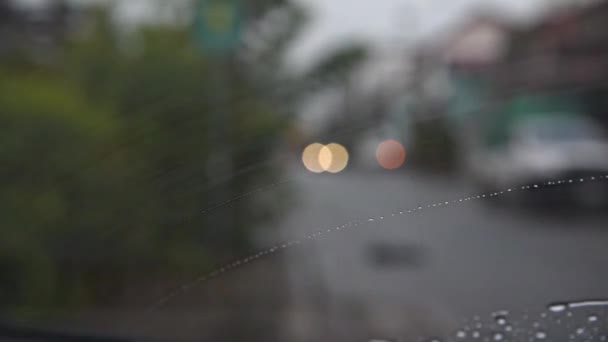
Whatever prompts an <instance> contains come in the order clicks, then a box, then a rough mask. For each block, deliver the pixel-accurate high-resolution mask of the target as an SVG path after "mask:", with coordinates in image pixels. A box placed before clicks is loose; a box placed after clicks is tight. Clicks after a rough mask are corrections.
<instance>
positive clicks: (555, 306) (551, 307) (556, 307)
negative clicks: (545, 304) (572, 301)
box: [549, 303, 568, 312]
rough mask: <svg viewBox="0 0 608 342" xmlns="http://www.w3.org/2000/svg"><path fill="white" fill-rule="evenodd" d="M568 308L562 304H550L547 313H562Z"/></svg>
mask: <svg viewBox="0 0 608 342" xmlns="http://www.w3.org/2000/svg"><path fill="white" fill-rule="evenodd" d="M567 307H568V306H567V305H566V304H563V303H557V304H551V305H549V311H551V312H563V311H565V310H566V308H567Z"/></svg>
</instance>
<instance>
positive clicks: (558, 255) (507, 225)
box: [280, 166, 608, 340]
mask: <svg viewBox="0 0 608 342" xmlns="http://www.w3.org/2000/svg"><path fill="white" fill-rule="evenodd" d="M292 176H293V177H295V181H294V182H292V183H291V187H292V192H293V194H294V196H295V204H294V206H293V209H292V210H291V211H290V212H289V213H288V214H286V215H285V217H284V219H283V220H282V222H281V224H280V236H281V238H282V239H284V240H290V239H293V238H300V237H305V236H306V235H308V234H311V233H313V232H316V231H318V230H321V231H324V232H325V234H323V235H320V236H317V237H315V238H314V239H311V240H310V241H308V242H307V243H305V244H303V245H300V246H297V247H295V248H290V249H287V250H285V252H284V259H285V266H286V269H287V272H288V273H287V274H288V287H289V298H290V303H291V314H290V315H289V317H286V322H287V323H286V324H285V325H284V327H285V332H284V333H285V334H286V336H288V337H289V338H290V339H298V338H299V339H301V340H315V339H318V340H321V339H327V338H330V337H331V338H333V339H334V340H337V339H344V340H353V338H354V340H362V339H364V340H371V339H374V338H378V339H383V338H386V339H388V338H392V339H394V340H397V339H399V338H403V339H407V340H409V339H411V338H412V337H413V336H441V335H446V334H450V333H452V332H453V331H455V330H456V329H458V327H459V326H460V325H462V324H463V322H464V321H466V320H467V319H470V318H472V317H475V316H476V315H479V316H481V317H484V316H488V315H490V314H491V313H492V312H496V311H497V310H509V311H511V312H515V313H517V312H524V311H529V312H535V311H542V310H543V309H544V308H545V307H546V305H547V304H549V303H552V302H556V301H566V300H575V299H586V298H608V273H607V272H606V271H605V270H606V265H607V264H608V252H607V247H608V225H607V224H606V222H608V215H607V216H603V215H599V214H597V213H594V214H590V213H575V212H574V211H571V210H570V209H572V208H568V207H558V208H551V209H545V210H543V211H542V212H541V211H540V210H539V211H536V210H534V209H532V210H530V208H528V209H529V210H526V211H524V210H520V209H517V208H513V207H507V206H501V205H497V206H492V205H488V203H486V202H485V201H487V199H483V198H482V199H479V200H474V201H465V202H459V201H458V199H464V198H467V197H469V196H472V195H475V196H476V195H478V194H476V193H475V191H474V190H473V189H472V188H471V187H469V186H468V185H467V184H466V182H463V181H460V180H457V179H456V178H454V177H447V176H433V175H427V174H423V173H420V172H414V171H398V172H388V171H379V172H360V171H359V172H358V171H349V172H345V173H342V174H338V175H328V174H324V175H313V174H307V173H305V172H304V171H302V170H301V169H300V168H299V167H298V166H294V168H293V170H292ZM505 196H511V195H505ZM454 200H455V202H452V201H454ZM446 202H448V204H447V205H445V203H446ZM438 203H443V204H442V205H440V206H432V204H438ZM429 205H431V207H430V208H429V207H428V206H429ZM419 206H421V207H423V208H424V210H421V211H418V210H416V211H414V212H412V213H408V210H411V209H415V208H417V207H419ZM400 212H403V214H400ZM370 219H373V221H371V220H370ZM353 221H355V222H360V223H361V224H360V225H358V226H355V227H346V228H344V229H340V230H336V229H335V228H336V227H338V226H341V225H343V224H346V223H348V222H353ZM327 229H329V230H330V231H331V232H329V233H327ZM305 240H307V239H305Z"/></svg>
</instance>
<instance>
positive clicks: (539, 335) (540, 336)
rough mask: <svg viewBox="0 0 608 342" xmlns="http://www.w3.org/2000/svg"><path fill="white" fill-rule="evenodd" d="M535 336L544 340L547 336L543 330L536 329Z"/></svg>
mask: <svg viewBox="0 0 608 342" xmlns="http://www.w3.org/2000/svg"><path fill="white" fill-rule="evenodd" d="M535 336H536V338H537V339H539V340H544V339H545V338H547V333H545V332H544V331H537V332H536V334H535Z"/></svg>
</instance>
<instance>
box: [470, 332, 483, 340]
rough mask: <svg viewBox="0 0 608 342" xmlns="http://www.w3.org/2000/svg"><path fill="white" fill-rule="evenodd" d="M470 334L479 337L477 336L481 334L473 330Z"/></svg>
mask: <svg viewBox="0 0 608 342" xmlns="http://www.w3.org/2000/svg"><path fill="white" fill-rule="evenodd" d="M471 336H472V337H473V338H479V336H481V334H480V333H479V331H473V332H472V333H471Z"/></svg>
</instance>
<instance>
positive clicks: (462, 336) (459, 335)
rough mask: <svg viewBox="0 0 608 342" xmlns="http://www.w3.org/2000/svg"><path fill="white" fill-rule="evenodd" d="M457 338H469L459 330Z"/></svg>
mask: <svg viewBox="0 0 608 342" xmlns="http://www.w3.org/2000/svg"><path fill="white" fill-rule="evenodd" d="M456 337H458V338H465V337H467V333H466V332H464V331H462V330H458V331H457V332H456Z"/></svg>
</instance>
